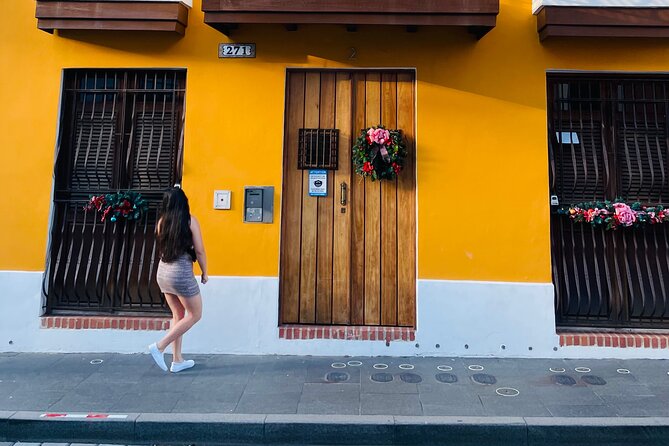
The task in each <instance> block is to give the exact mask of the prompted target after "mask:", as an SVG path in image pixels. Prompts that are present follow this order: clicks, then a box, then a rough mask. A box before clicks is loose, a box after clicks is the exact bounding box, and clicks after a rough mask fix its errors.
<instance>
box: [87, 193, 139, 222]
mask: <svg viewBox="0 0 669 446" xmlns="http://www.w3.org/2000/svg"><path fill="white" fill-rule="evenodd" d="M148 208H149V204H148V203H147V202H146V200H145V199H144V198H142V195H141V194H140V193H138V192H133V191H127V192H118V193H115V194H104V195H94V196H92V197H91V199H90V200H89V201H88V203H87V204H86V206H84V210H85V211H86V212H89V211H97V212H98V213H100V214H101V215H100V221H105V220H106V219H107V218H109V220H110V221H117V220H119V219H121V218H123V219H126V220H139V219H141V218H142V217H143V216H144V214H146V211H147V210H148Z"/></svg>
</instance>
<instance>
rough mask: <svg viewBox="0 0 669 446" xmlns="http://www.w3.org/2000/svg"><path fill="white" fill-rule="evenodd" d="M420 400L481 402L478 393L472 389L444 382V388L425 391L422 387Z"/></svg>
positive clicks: (451, 402)
mask: <svg viewBox="0 0 669 446" xmlns="http://www.w3.org/2000/svg"><path fill="white" fill-rule="evenodd" d="M419 395H420V400H421V402H423V403H427V404H436V405H442V404H472V403H477V404H478V403H480V401H479V398H478V395H477V394H476V392H474V391H473V390H472V389H469V388H467V387H465V386H458V385H457V384H453V385H451V384H444V385H443V386H442V388H439V387H437V388H435V389H434V390H428V391H425V390H423V389H422V388H421V390H420V392H419Z"/></svg>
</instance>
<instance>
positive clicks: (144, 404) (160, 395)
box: [110, 391, 182, 413]
mask: <svg viewBox="0 0 669 446" xmlns="http://www.w3.org/2000/svg"><path fill="white" fill-rule="evenodd" d="M181 397H182V394H181V393H180V392H174V391H172V392H144V391H142V392H137V393H128V394H125V395H123V396H121V398H119V399H118V401H116V402H115V403H114V404H113V405H112V407H111V408H110V410H111V411H114V412H135V413H144V412H148V413H152V412H156V413H166V412H171V411H172V409H174V407H175V406H176V404H177V401H179V399H180V398H181Z"/></svg>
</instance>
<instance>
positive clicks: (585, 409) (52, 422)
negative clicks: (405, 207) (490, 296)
mask: <svg viewBox="0 0 669 446" xmlns="http://www.w3.org/2000/svg"><path fill="white" fill-rule="evenodd" d="M190 359H194V360H195V361H196V366H195V367H194V368H193V369H190V370H186V371H183V372H180V373H178V374H170V373H167V372H163V371H161V370H160V369H159V368H158V367H157V366H155V365H154V363H153V361H152V359H151V357H150V356H149V355H120V354H97V353H91V354H27V353H16V354H15V353H5V354H0V441H8V442H13V441H19V440H21V441H38V442H45V441H66V442H73V441H78V442H87V443H88V442H93V443H100V442H103V443H123V444H151V443H161V442H166V443H170V442H171V443H177V444H191V443H197V444H222V443H246V444H248V443H253V444H379V445H385V444H463V445H464V444H472V445H473V444H490V445H494V444H509V445H514V446H520V445H530V444H533V445H534V444H536V445H549V444H569V445H576V444H589V445H593V444H606V445H609V444H620V445H623V444H625V445H626V444H630V445H635V446H636V445H643V444H658V445H659V444H662V445H667V444H669V360H559V359H491V358H396V357H393V358H390V357H375V358H369V357H364V358H353V357H351V358H349V357H347V358H342V357H329V358H326V357H291V356H228V355H195V356H190ZM87 414H94V416H95V418H92V417H89V418H81V417H82V416H86V415H87ZM107 415H113V418H105V417H106V416H107ZM78 417H79V418H78Z"/></svg>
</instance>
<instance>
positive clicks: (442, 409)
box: [423, 401, 485, 417]
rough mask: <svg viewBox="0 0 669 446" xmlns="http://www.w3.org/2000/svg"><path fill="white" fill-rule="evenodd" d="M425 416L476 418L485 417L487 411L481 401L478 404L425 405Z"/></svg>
mask: <svg viewBox="0 0 669 446" xmlns="http://www.w3.org/2000/svg"><path fill="white" fill-rule="evenodd" d="M423 415H426V416H430V415H433V416H460V417H476V416H484V415H485V411H484V410H483V406H482V405H481V402H480V401H479V402H478V404H476V403H475V402H472V403H471V404H430V403H423Z"/></svg>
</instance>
